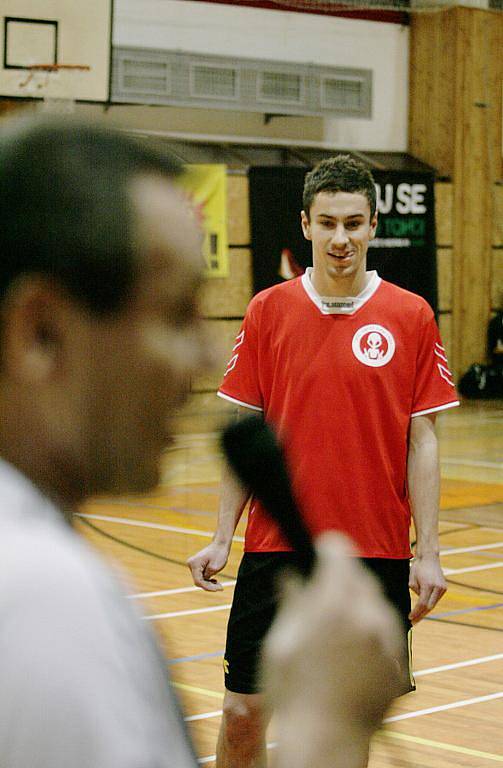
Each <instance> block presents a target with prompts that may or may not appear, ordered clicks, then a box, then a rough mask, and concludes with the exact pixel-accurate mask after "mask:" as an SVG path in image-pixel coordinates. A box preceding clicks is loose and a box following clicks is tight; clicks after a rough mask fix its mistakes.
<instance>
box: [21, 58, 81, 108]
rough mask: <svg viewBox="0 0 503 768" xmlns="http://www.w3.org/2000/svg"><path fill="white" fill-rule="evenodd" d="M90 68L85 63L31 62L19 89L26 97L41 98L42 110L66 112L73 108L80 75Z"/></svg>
mask: <svg viewBox="0 0 503 768" xmlns="http://www.w3.org/2000/svg"><path fill="white" fill-rule="evenodd" d="M90 69H91V67H89V66H88V65H87V64H32V65H30V66H28V67H26V70H27V74H26V75H25V76H24V79H23V80H22V81H21V82H20V83H19V89H20V92H21V93H22V94H23V92H24V94H23V95H26V96H27V97H31V98H40V99H42V101H41V104H40V110H41V111H42V112H56V113H62V114H67V113H70V112H73V111H74V109H75V99H76V98H77V93H78V91H79V88H78V84H79V81H80V77H81V76H82V75H83V74H84V73H85V72H89V71H90Z"/></svg>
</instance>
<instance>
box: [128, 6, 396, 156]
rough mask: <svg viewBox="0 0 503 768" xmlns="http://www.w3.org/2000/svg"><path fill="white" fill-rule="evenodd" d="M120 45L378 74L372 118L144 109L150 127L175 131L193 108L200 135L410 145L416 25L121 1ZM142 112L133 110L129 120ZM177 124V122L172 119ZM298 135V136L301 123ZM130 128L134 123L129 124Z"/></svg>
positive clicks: (365, 146) (391, 147)
mask: <svg viewBox="0 0 503 768" xmlns="http://www.w3.org/2000/svg"><path fill="white" fill-rule="evenodd" d="M113 41H114V45H116V46H135V47H140V48H152V49H156V48H157V49H171V50H182V51H193V52H197V53H199V54H218V55H222V56H232V57H245V58H246V57H248V58H255V59H256V58H263V59H268V60H273V61H289V62H297V63H299V62H303V63H312V64H319V65H329V66H346V67H347V66H350V67H357V68H360V67H361V68H365V69H371V70H372V72H373V103H372V117H371V119H368V120H367V119H344V120H341V119H339V120H337V119H326V118H316V119H315V118H307V119H306V118H300V119H299V118H280V119H277V118H274V119H273V120H272V122H271V123H270V124H269V126H267V127H266V128H264V125H263V116H262V115H246V114H238V113H233V112H220V113H217V114H216V115H215V114H211V115H207V114H206V113H205V112H204V111H203V112H201V111H200V112H199V113H198V111H197V110H173V109H170V110H165V109H162V108H159V109H156V110H151V111H150V114H148V110H145V109H144V110H143V112H144V113H147V114H146V120H147V123H148V125H147V126H144V127H152V120H154V121H155V122H156V123H157V125H156V127H157V130H163V129H165V130H168V129H169V126H171V130H174V128H173V127H172V126H173V121H174V122H175V124H177V125H181V124H183V123H184V116H188V114H187V113H188V112H190V121H191V122H190V127H189V126H187V129H188V130H191V131H192V132H195V133H197V132H209V131H211V132H219V131H220V132H221V133H225V134H228V133H231V132H233V133H237V134H239V135H252V136H256V135H260V136H265V137H267V136H270V137H274V136H283V135H289V136H292V137H293V136H294V135H296V137H297V138H303V139H314V140H318V141H320V140H321V141H330V142H333V143H334V145H337V146H338V147H341V148H346V149H361V150H372V149H375V150H378V151H383V152H392V151H397V152H399V151H406V150H407V113H408V97H407V94H408V50H409V30H408V27H406V26H401V25H399V24H392V23H382V22H374V21H363V20H353V19H345V18H336V17H331V16H315V15H311V14H307V13H291V12H284V11H275V10H274V11H271V10H264V9H258V8H246V7H238V6H228V5H217V4H213V3H204V2H192V1H191V0H184V2H179V0H145V1H144V2H142V3H138V2H137V0H118V1H117V3H116V6H115V19H114V38H113ZM135 114H136V115H137V114H138V112H137V110H135V109H132V111H131V112H130V116H129V117H128V120H131V119H132V118H133V116H134V115H135ZM170 121H171V122H170ZM295 122H296V123H297V125H296V126H295V129H296V134H295V133H292V130H291V129H292V128H294V123H295ZM128 127H131V125H129V126H128Z"/></svg>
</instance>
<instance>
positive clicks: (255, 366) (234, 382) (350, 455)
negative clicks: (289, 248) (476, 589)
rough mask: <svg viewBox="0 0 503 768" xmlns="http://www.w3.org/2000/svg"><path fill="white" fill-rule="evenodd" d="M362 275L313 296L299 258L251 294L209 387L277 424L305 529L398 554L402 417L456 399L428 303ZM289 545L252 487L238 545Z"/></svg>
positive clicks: (404, 499)
mask: <svg viewBox="0 0 503 768" xmlns="http://www.w3.org/2000/svg"><path fill="white" fill-rule="evenodd" d="M368 277H369V279H368V283H367V287H366V288H365V290H364V291H363V292H362V294H360V295H359V296H358V297H354V298H348V299H340V298H328V299H324V298H322V297H320V296H318V294H317V293H316V292H315V290H314V288H313V286H312V284H311V280H310V270H308V271H307V272H306V273H305V274H304V275H303V276H302V277H300V278H296V279H294V280H290V281H288V282H286V283H282V284H281V285H276V286H273V287H272V288H269V289H267V290H265V291H263V292H261V293H260V294H258V295H257V296H255V297H254V298H253V299H252V301H251V302H250V305H249V307H248V311H247V313H246V317H245V318H244V321H243V324H242V327H241V330H240V332H239V334H238V336H237V338H236V342H235V345H234V348H233V350H232V355H231V358H230V360H229V363H228V366H227V370H226V373H225V376H224V380H223V383H222V385H221V388H220V390H219V393H218V394H219V395H220V396H221V397H223V398H225V399H228V400H231V401H233V402H236V403H238V404H240V405H244V406H247V407H249V408H251V409H255V410H257V411H262V412H263V413H264V418H265V419H266V421H268V422H269V423H270V424H271V425H272V426H273V427H274V428H275V429H276V431H277V433H278V435H279V439H280V441H281V442H282V444H283V447H284V450H285V455H286V460H287V464H288V467H289V471H290V474H291V477H292V485H293V491H294V494H295V496H296V499H297V501H298V503H299V507H300V509H301V511H302V514H303V516H304V518H305V521H306V523H307V526H308V528H309V529H310V531H311V533H312V535H313V536H316V535H318V534H320V533H322V532H323V531H325V530H339V531H342V532H344V533H346V534H347V535H349V536H350V538H352V539H353V542H354V543H355V545H356V548H357V551H358V553H359V554H360V555H361V556H362V557H384V558H397V559H398V558H407V557H410V545H409V526H410V507H409V501H408V493H407V453H408V435H409V429H410V421H411V418H413V417H415V416H419V415H423V414H428V413H433V412H435V411H440V410H442V409H445V408H449V407H452V406H454V405H458V400H457V395H456V391H455V388H454V383H453V381H452V375H451V373H450V371H449V367H448V362H447V359H446V354H445V350H444V347H443V346H442V342H441V340H440V336H439V332H438V328H437V325H436V323H435V319H434V315H433V312H432V310H431V308H430V306H429V305H428V304H427V302H425V301H424V300H423V299H422V298H421V297H419V296H417V295H415V294H413V293H410V292H408V291H405V290H403V289H401V288H398V287H397V286H395V285H392V284H391V283H388V282H385V281H383V280H381V279H380V278H379V276H378V275H377V273H375V272H373V273H368ZM288 549H289V547H288V544H287V542H286V541H285V540H284V538H283V536H282V534H281V532H280V531H279V528H278V527H277V526H276V524H275V523H274V522H273V521H272V520H271V518H270V517H268V516H267V514H266V512H265V510H264V509H263V508H262V506H261V505H260V503H259V502H258V501H257V500H255V499H252V500H251V504H250V512H249V516H248V524H247V530H246V536H245V551H247V552H271V551H285V550H288Z"/></svg>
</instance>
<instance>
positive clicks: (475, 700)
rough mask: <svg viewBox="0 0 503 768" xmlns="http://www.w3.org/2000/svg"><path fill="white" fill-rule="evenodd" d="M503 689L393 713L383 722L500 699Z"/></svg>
mask: <svg viewBox="0 0 503 768" xmlns="http://www.w3.org/2000/svg"><path fill="white" fill-rule="evenodd" d="M502 698H503V691H498V692H497V693H489V694H487V695H486V696H475V697H474V698H473V699H461V700H460V701H451V703H450V704H439V705H438V706H436V707H427V708H426V709H417V710H415V711H414V712H405V713H404V714H403V715H393V716H392V717H386V718H385V719H384V720H383V723H397V722H399V721H400V720H410V719H411V718H413V717H423V715H432V714H434V713H435V712H446V711H447V710H449V709H459V708H460V707H468V706H471V705H472V704H482V703H483V702H486V701H494V700H495V699H502Z"/></svg>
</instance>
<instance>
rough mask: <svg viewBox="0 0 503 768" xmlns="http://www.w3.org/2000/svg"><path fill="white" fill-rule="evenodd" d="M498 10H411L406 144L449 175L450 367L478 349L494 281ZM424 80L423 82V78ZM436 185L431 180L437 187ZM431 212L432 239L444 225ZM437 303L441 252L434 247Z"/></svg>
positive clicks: (498, 209)
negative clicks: (437, 257) (435, 224)
mask: <svg viewBox="0 0 503 768" xmlns="http://www.w3.org/2000/svg"><path fill="white" fill-rule="evenodd" d="M502 50H503V14H501V13H498V12H495V11H490V10H485V9H479V8H465V7H454V8H450V9H446V10H439V11H434V12H431V13H430V12H428V13H421V14H417V15H414V16H413V19H412V25H411V61H410V75H411V77H410V83H411V89H410V104H411V106H410V121H409V128H410V150H411V152H412V153H413V154H414V155H416V156H417V157H419V158H420V159H421V160H424V161H425V162H428V163H430V164H431V165H433V166H434V167H435V168H436V169H437V170H438V171H439V173H440V174H442V175H446V176H449V177H450V178H451V179H452V183H453V192H454V194H453V201H452V202H453V205H452V246H453V255H452V268H451V276H452V334H451V337H452V356H451V357H452V362H453V370H454V373H455V374H458V375H459V373H460V372H462V371H464V370H466V368H467V367H468V365H470V363H472V362H473V361H474V360H483V359H484V357H485V336H486V329H487V322H488V320H489V317H490V312H491V305H492V303H493V302H494V301H495V300H496V296H495V294H496V293H497V292H498V290H499V288H498V285H499V280H500V278H499V269H500V267H499V259H498V258H497V257H495V256H494V255H493V253H492V246H493V245H494V244H495V241H496V244H498V245H499V242H500V241H501V240H502V239H503V232H502V229H503V223H502V221H503V216H502V215H501V214H502V210H503V202H502V201H501V196H500V195H501V192H500V189H501V188H500V187H496V195H495V194H494V189H495V182H496V181H497V180H498V179H500V178H501V173H502V170H503V169H502V164H501V138H502V135H501V132H502V125H501V119H500V115H501V105H502V92H501V82H502V79H503V57H502V55H501V51H502ZM428 83H429V85H428ZM443 192H444V190H441V188H440V187H439V194H440V195H442V194H443ZM442 227H443V224H442V220H441V218H439V222H438V234H439V239H438V243H439V245H445V244H446V243H445V242H444V238H447V237H448V233H446V232H444V231H442ZM440 259H441V260H442V259H443V263H441V264H440V265H439V280H441V281H442V285H441V291H442V293H443V295H442V302H444V303H445V300H446V291H447V290H448V289H447V281H446V278H447V273H448V267H447V260H446V258H445V255H441V257H440Z"/></svg>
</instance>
